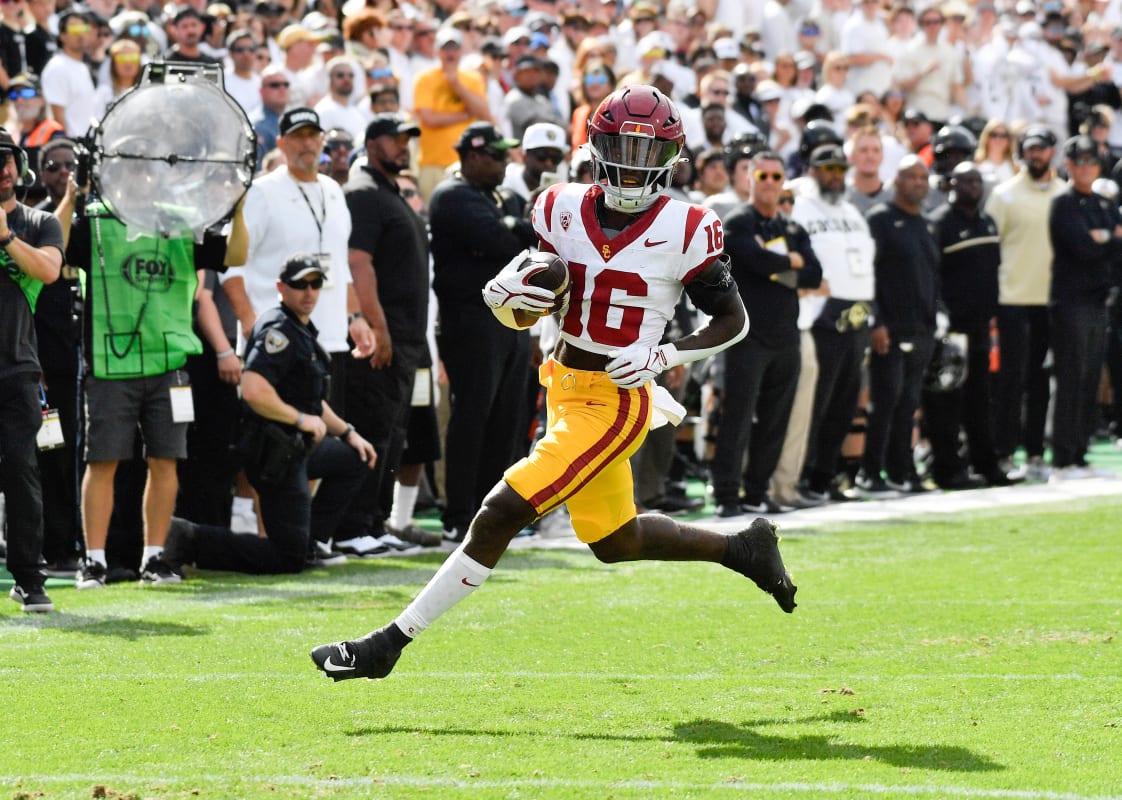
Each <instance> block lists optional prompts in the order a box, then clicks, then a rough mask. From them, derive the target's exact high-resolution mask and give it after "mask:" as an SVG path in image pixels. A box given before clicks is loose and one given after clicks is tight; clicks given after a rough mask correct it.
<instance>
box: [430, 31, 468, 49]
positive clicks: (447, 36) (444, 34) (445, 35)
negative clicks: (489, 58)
mask: <svg viewBox="0 0 1122 800" xmlns="http://www.w3.org/2000/svg"><path fill="white" fill-rule="evenodd" d="M463 43H464V35H463V34H462V33H460V32H459V31H458V30H457V29H456V28H453V27H452V26H450V25H445V26H443V27H442V28H441V29H440V30H438V31H437V32H436V48H437V49H438V50H439V49H440V48H442V47H445V46H447V45H450V44H454V45H456V47H460V46H461V45H463Z"/></svg>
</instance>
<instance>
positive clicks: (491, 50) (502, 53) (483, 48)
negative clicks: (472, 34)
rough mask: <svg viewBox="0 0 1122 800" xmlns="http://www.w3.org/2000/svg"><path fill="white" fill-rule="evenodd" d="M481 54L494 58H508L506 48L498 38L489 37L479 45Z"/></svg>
mask: <svg viewBox="0 0 1122 800" xmlns="http://www.w3.org/2000/svg"><path fill="white" fill-rule="evenodd" d="M479 52H480V53H483V54H484V55H487V56H491V57H492V58H506V55H507V52H506V47H504V46H503V40H502V39H500V38H499V37H497V36H489V37H487V38H486V39H484V40H483V42H482V43H481V44H480V45H479Z"/></svg>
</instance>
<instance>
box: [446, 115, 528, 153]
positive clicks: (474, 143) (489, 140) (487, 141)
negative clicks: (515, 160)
mask: <svg viewBox="0 0 1122 800" xmlns="http://www.w3.org/2000/svg"><path fill="white" fill-rule="evenodd" d="M512 147H518V140H517V139H507V138H506V137H504V136H503V135H502V134H501V133H500V132H499V130H498V128H496V127H495V126H494V125H492V124H491V123H490V122H473V123H472V124H471V125H468V126H467V127H466V128H464V132H463V133H462V134H460V141H458V142H456V150H457V151H458V152H463V151H464V150H484V149H486V148H490V149H492V150H509V149H510V148H512Z"/></svg>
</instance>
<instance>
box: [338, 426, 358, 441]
mask: <svg viewBox="0 0 1122 800" xmlns="http://www.w3.org/2000/svg"><path fill="white" fill-rule="evenodd" d="M354 432H355V426H354V425H352V424H351V423H349V422H348V423H347V427H345V428H343V432H342V433H340V434H339V438H340V439H342V440H343V441H344V442H345V441H347V437H348V436H350V435H351V434H352V433H354Z"/></svg>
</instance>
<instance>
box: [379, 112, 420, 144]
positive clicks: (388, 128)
mask: <svg viewBox="0 0 1122 800" xmlns="http://www.w3.org/2000/svg"><path fill="white" fill-rule="evenodd" d="M403 133H407V134H409V135H410V136H420V135H421V128H420V127H419V126H418V125H417V123H416V122H414V121H413V120H411V119H409V118H408V117H406V116H405V115H404V114H397V113H392V112H383V113H381V114H375V115H374V119H373V120H372V121H371V123H370V124H369V125H367V126H366V141H368V142H369V141H370V140H371V139H377V138H378V137H379V136H400V135H401V134H403Z"/></svg>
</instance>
